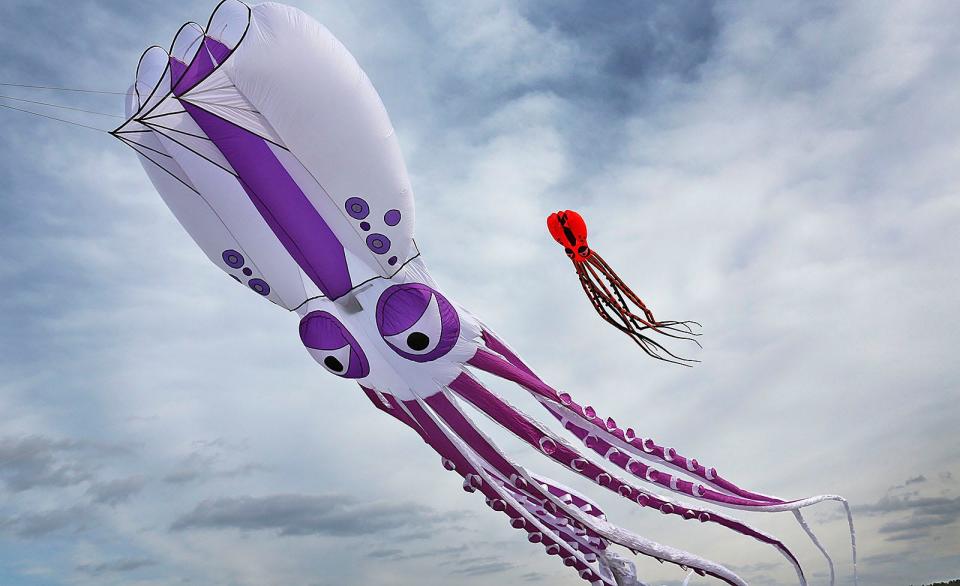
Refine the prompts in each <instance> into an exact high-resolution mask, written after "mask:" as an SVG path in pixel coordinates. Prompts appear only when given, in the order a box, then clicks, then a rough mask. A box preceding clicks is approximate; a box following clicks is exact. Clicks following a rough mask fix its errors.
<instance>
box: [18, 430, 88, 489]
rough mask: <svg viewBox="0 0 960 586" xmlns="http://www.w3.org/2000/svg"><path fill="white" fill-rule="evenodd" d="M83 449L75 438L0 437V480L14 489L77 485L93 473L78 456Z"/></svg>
mask: <svg viewBox="0 0 960 586" xmlns="http://www.w3.org/2000/svg"><path fill="white" fill-rule="evenodd" d="M83 449H84V445H83V444H82V443H80V442H77V441H72V440H57V439H52V438H49V437H45V436H39V435H29V436H19V437H3V438H0V480H2V481H3V483H4V485H5V486H6V487H7V489H9V490H11V491H13V492H22V491H26V490H31V489H33V488H38V487H64V486H72V485H75V484H79V483H81V482H84V481H86V480H89V479H90V478H91V477H92V476H93V471H92V469H91V468H90V466H89V465H88V464H87V463H85V462H81V461H80V460H79V459H78V452H80V451H81V450H83Z"/></svg>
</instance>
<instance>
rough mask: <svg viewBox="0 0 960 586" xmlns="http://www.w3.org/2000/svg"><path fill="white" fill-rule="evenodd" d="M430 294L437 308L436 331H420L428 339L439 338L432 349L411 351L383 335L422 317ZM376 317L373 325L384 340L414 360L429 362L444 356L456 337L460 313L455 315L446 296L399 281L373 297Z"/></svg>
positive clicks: (407, 326)
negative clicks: (413, 352)
mask: <svg viewBox="0 0 960 586" xmlns="http://www.w3.org/2000/svg"><path fill="white" fill-rule="evenodd" d="M434 297H435V298H436V300H437V309H438V310H439V312H440V331H439V332H420V333H421V334H424V335H426V336H428V337H429V338H431V339H436V337H437V336H439V338H440V339H439V341H438V342H437V346H436V347H435V348H434V349H433V350H431V351H430V352H427V353H426V354H411V353H409V352H407V351H406V350H405V349H404V348H399V347H397V346H395V345H394V344H392V343H391V342H390V341H389V340H387V339H386V337H387V336H396V335H397V334H402V333H405V332H406V331H407V330H408V329H410V328H412V327H413V326H414V325H415V324H416V323H417V322H418V321H419V320H420V318H421V317H423V313H424V312H425V311H426V310H427V309H428V308H429V306H430V300H431V299H432V298H434ZM376 317H377V329H378V330H379V331H380V335H381V336H383V337H384V342H386V343H387V345H389V346H390V347H391V348H392V349H393V351H394V352H396V353H397V354H399V355H400V356H402V357H403V358H406V359H407V360H412V361H414V362H430V361H432V360H436V359H437V358H440V357H441V356H444V355H445V354H447V352H449V351H450V350H451V349H452V348H453V347H454V345H455V344H456V343H457V339H458V338H459V337H460V317H459V316H458V315H457V310H456V309H454V308H453V305H451V304H450V302H449V301H447V298H446V297H444V296H443V295H441V294H440V293H439V292H438V291H435V290H433V289H431V288H430V287H428V286H426V285H423V284H421V283H402V284H399V285H393V286H391V287H388V288H387V290H386V291H384V292H383V293H382V294H381V295H380V299H379V300H378V301H377V316H376ZM411 333H413V332H411Z"/></svg>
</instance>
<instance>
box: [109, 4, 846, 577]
mask: <svg viewBox="0 0 960 586" xmlns="http://www.w3.org/2000/svg"><path fill="white" fill-rule="evenodd" d="M126 105H127V120H126V121H125V122H124V124H122V125H121V126H120V127H119V128H117V129H116V130H114V131H113V132H112V134H113V135H114V136H115V137H116V138H118V139H120V140H121V141H123V142H124V143H126V144H127V145H129V146H130V147H132V148H133V149H134V150H136V151H137V153H138V156H139V157H140V160H141V162H142V164H143V166H144V169H145V170H146V172H147V174H148V175H149V176H150V179H151V181H152V182H153V184H154V186H155V187H156V189H157V191H159V193H160V195H161V196H162V197H163V199H164V201H165V202H166V204H167V205H168V206H169V207H170V209H171V210H172V211H173V213H174V214H175V216H176V217H177V219H178V220H179V221H180V223H181V224H182V225H183V227H184V228H185V229H186V230H187V232H188V233H189V234H190V236H191V237H192V238H193V239H194V240H195V241H196V242H197V244H198V245H199V246H200V247H201V248H202V249H203V251H204V252H205V253H206V254H207V256H208V257H209V258H210V260H211V261H213V262H214V263H215V264H216V265H217V266H219V267H220V268H221V269H223V270H224V271H226V272H227V274H229V275H230V276H231V277H233V278H234V279H236V280H237V281H239V282H240V283H242V284H244V285H245V286H247V287H249V288H250V289H251V290H253V291H254V292H256V293H257V294H259V295H261V296H263V297H265V298H267V299H269V300H270V301H272V302H273V303H275V304H277V305H280V306H281V307H284V308H286V309H287V310H290V311H295V312H296V313H297V314H298V315H299V316H300V339H301V340H302V341H303V344H304V346H306V348H307V351H308V352H309V353H310V355H311V356H313V358H314V359H315V360H316V361H317V362H319V363H320V365H322V366H323V367H324V368H325V369H326V370H327V371H329V372H330V373H331V374H333V375H334V376H339V377H342V378H348V379H354V380H356V381H357V383H358V384H359V385H360V387H361V389H362V390H363V392H364V393H366V395H367V396H368V397H369V398H370V401H371V402H372V403H373V404H374V406H376V407H377V408H378V409H380V410H382V411H383V412H385V413H387V414H389V415H391V416H392V417H394V418H395V419H397V420H398V421H400V422H402V423H403V424H404V425H407V426H409V427H410V428H411V429H413V430H414V431H415V432H416V433H418V434H419V435H420V437H421V438H423V441H424V442H426V443H427V444H428V445H430V446H431V447H432V448H433V449H434V450H436V452H437V453H438V454H439V455H440V457H441V461H442V463H443V466H444V467H445V468H447V469H448V470H450V471H452V472H454V473H456V474H458V475H460V476H461V477H462V478H463V488H464V490H466V491H467V492H477V493H480V494H482V495H483V496H484V498H485V499H486V502H487V504H488V505H489V506H490V508H492V509H493V510H494V511H498V512H500V513H502V514H504V515H505V516H506V517H507V518H508V520H509V523H510V524H511V525H512V526H513V527H515V528H517V529H520V530H523V531H524V532H526V535H527V539H528V540H529V541H531V542H533V543H538V544H540V546H541V547H543V549H544V550H545V551H546V553H547V554H549V555H552V556H557V557H558V559H560V560H562V562H563V564H564V565H566V566H569V567H570V568H571V569H572V570H574V571H575V572H577V573H578V574H579V575H580V577H581V578H583V580H585V581H587V582H589V583H591V584H593V585H601V584H602V585H605V586H624V585H628V584H638V583H639V582H638V581H637V579H636V576H635V570H634V567H633V564H632V563H631V562H629V561H627V560H626V559H625V558H623V557H620V556H619V555H618V554H616V553H614V552H613V551H612V546H615V545H619V546H622V547H624V548H626V549H628V550H632V551H633V552H635V553H638V554H643V555H646V556H650V557H653V558H656V559H658V560H660V561H662V562H670V563H673V564H677V565H680V566H684V567H686V568H689V569H690V570H692V571H693V572H696V573H697V574H700V575H708V576H713V577H715V578H717V579H719V580H722V581H723V582H726V583H728V584H746V582H745V581H744V580H743V579H742V578H740V577H739V576H737V575H736V574H734V573H733V572H731V571H730V570H729V569H727V568H725V567H723V566H722V565H720V564H717V563H714V562H712V561H708V560H706V559H704V558H702V557H699V556H697V555H694V554H692V553H688V552H685V551H681V550H679V549H674V548H672V547H667V546H665V545H661V544H658V543H655V542H653V541H651V540H649V539H646V538H644V537H641V536H640V535H637V534H636V533H633V532H631V531H629V530H627V529H625V528H623V527H620V526H618V525H615V524H613V523H611V522H610V521H609V520H608V519H607V518H606V516H605V515H604V514H603V512H602V511H601V510H600V508H599V507H598V506H597V505H596V504H595V503H594V502H593V501H592V500H590V499H588V498H587V497H585V496H582V495H580V494H577V493H576V492H574V491H573V490H570V489H568V488H565V487H564V486H563V485H561V484H559V483H557V482H555V481H554V480H551V479H549V478H546V477H543V476H538V475H536V474H534V473H533V472H531V471H530V470H528V469H527V468H526V467H525V466H522V465H520V464H518V463H517V462H514V461H513V460H511V459H510V458H509V457H507V455H506V454H504V453H503V452H502V451H501V450H500V449H499V448H498V447H497V446H496V445H495V444H494V443H493V442H492V441H491V440H490V439H489V438H488V437H487V436H486V435H484V433H483V432H481V431H480V429H479V428H478V427H477V425H476V424H475V423H474V422H473V421H472V420H471V419H470V417H469V416H468V415H467V413H465V411H464V408H463V406H464V404H465V403H466V404H469V405H471V406H472V407H474V408H476V410H478V411H479V412H481V413H483V414H484V415H485V416H487V417H489V418H490V419H492V420H493V421H495V422H496V423H498V424H500V425H501V426H503V427H504V428H505V429H507V430H509V431H510V432H512V433H513V434H515V435H516V436H517V437H518V438H520V439H522V440H523V441H525V442H527V443H528V444H530V445H531V446H533V447H534V448H535V449H536V450H538V451H539V452H540V453H542V454H543V455H544V456H545V457H547V458H549V459H551V460H553V461H554V462H557V463H559V464H561V465H562V466H564V467H565V468H567V469H568V470H570V471H572V472H573V473H574V474H578V475H580V476H583V477H586V478H588V479H589V480H590V481H592V482H594V483H595V484H596V485H597V486H598V487H599V489H602V490H606V491H610V492H612V493H613V494H615V495H618V496H619V497H622V498H624V499H627V500H629V501H631V502H632V503H635V504H636V505H637V506H639V507H644V508H648V509H652V510H656V511H659V512H661V513H664V514H667V515H672V516H675V517H677V518H678V519H682V520H686V521H687V522H690V523H715V524H718V525H722V526H724V527H726V528H728V529H729V530H730V531H733V532H734V533H737V534H740V535H743V536H745V537H748V538H751V539H755V540H757V541H760V542H762V543H764V544H767V545H769V546H771V547H773V548H776V549H777V550H778V551H779V552H780V553H781V554H782V555H783V557H784V558H785V559H786V561H787V562H788V563H789V564H791V565H792V566H793V567H794V568H795V570H796V574H797V578H798V580H799V582H800V583H801V584H806V578H805V577H804V573H803V571H802V569H801V567H800V564H799V563H798V561H797V558H796V557H795V556H794V554H793V553H791V552H790V551H789V550H788V549H787V548H786V547H785V546H784V544H783V543H781V542H780V541H779V540H778V539H777V538H775V537H773V536H771V535H768V534H766V533H764V532H762V531H760V530H758V529H755V528H753V527H751V526H749V525H747V524H746V523H744V522H742V521H739V520H737V519H735V518H733V517H731V516H729V515H728V514H726V513H722V512H718V510H716V509H715V508H708V507H716V508H719V509H740V510H744V511H757V512H777V511H791V512H793V514H794V515H795V516H796V518H797V520H798V521H799V522H800V524H801V525H802V526H803V529H804V530H805V531H806V532H807V534H808V535H809V536H810V538H811V539H812V540H813V543H814V544H815V545H816V547H817V548H819V549H820V551H821V552H822V553H823V555H824V556H825V557H826V559H827V560H828V562H829V565H830V576H831V578H830V583H831V584H833V581H834V569H833V563H832V561H830V558H829V556H828V555H827V553H826V551H825V550H824V548H823V547H822V546H821V544H820V543H819V542H818V541H817V539H816V537H815V536H814V534H813V533H812V532H811V530H810V528H809V527H808V526H807V524H806V523H805V522H804V520H803V517H802V516H801V514H800V509H801V508H803V507H806V506H808V505H812V504H814V503H818V502H821V501H825V500H835V501H840V502H841V503H843V506H844V507H845V508H847V516H848V519H849V518H850V514H849V508H848V507H847V504H846V502H845V501H844V500H843V499H842V498H841V497H839V496H832V495H825V496H817V497H812V498H806V499H799V500H783V499H779V498H776V497H772V496H767V495H763V494H759V493H757V492H751V491H748V490H745V489H743V488H740V487H739V486H737V485H736V484H734V483H732V482H730V481H729V480H727V479H726V478H724V477H723V476H721V475H720V473H718V472H717V471H716V470H715V469H714V468H710V467H707V466H704V465H703V464H701V463H700V462H698V461H697V460H696V459H694V458H690V457H687V456H685V455H682V454H680V453H679V452H678V451H677V450H675V449H674V448H670V447H664V446H662V445H661V444H658V443H657V442H656V441H655V440H653V439H651V438H647V437H642V435H638V434H637V432H635V431H634V430H633V429H632V428H629V427H621V425H620V424H618V423H616V422H615V421H614V420H613V419H612V418H609V417H603V416H602V415H600V414H598V413H596V412H595V411H594V409H593V408H591V407H589V406H584V405H581V404H580V403H579V402H577V401H576V400H575V399H573V398H572V397H571V396H570V395H569V394H568V393H566V392H563V391H560V390H557V389H554V388H553V387H551V386H550V385H549V384H547V383H546V382H544V381H543V380H542V379H541V378H540V377H539V376H538V375H537V374H535V373H534V371H533V370H532V369H531V368H530V367H528V366H527V365H526V364H524V362H523V361H522V360H521V359H520V358H519V357H518V356H517V354H516V353H515V352H514V351H512V350H511V349H510V348H509V347H508V346H507V345H506V344H505V343H504V342H503V341H502V340H501V339H500V338H498V337H497V335H496V334H495V333H494V332H493V331H492V330H491V329H490V328H489V327H487V326H486V325H485V324H483V323H482V322H481V321H480V320H479V319H477V318H476V317H475V316H474V315H472V314H471V313H470V312H469V311H467V310H466V309H464V308H463V307H461V306H459V305H457V304H456V303H455V302H453V301H451V300H450V299H448V298H447V297H446V296H445V295H444V294H443V293H442V292H441V290H440V288H439V287H438V286H437V284H436V282H434V280H433V278H431V276H430V274H429V273H428V272H427V269H426V265H425V264H424V262H423V259H422V258H421V256H420V253H419V250H418V249H417V246H416V244H415V243H414V239H413V225H414V207H413V190H412V188H411V185H410V181H409V178H408V176H407V171H406V167H405V164H404V161H403V158H402V156H401V154H400V149H399V146H398V143H397V139H396V136H395V134H394V131H393V127H392V125H391V123H390V120H389V118H388V117H387V113H386V111H385V109H384V107H383V104H382V103H381V101H380V97H379V95H378V94H377V92H376V90H375V89H374V88H373V86H372V85H371V83H370V81H369V79H368V78H367V76H366V75H365V74H364V72H363V71H362V70H361V69H360V66H359V65H358V64H357V62H356V61H355V60H354V58H353V56H352V55H351V54H350V53H349V52H348V51H347V49H346V48H345V47H344V46H343V45H342V44H341V43H340V42H339V41H338V40H337V39H336V38H334V37H333V35H332V34H331V33H330V32H329V31H328V30H327V29H326V28H324V27H323V26H321V25H320V24H319V23H317V22H316V21H314V20H313V19H312V18H310V17H309V16H307V15H306V14H304V13H303V12H301V11H299V10H296V9H294V8H291V7H288V6H285V5H281V4H260V5H256V6H252V7H248V6H247V5H245V4H243V3H241V2H239V1H237V0H225V1H224V2H221V4H220V5H218V6H217V8H216V10H215V11H214V13H213V14H212V16H211V17H210V20H209V21H208V23H207V25H206V26H201V25H199V24H196V23H187V24H185V25H183V27H181V29H180V31H179V32H178V33H177V35H176V38H175V39H174V41H173V43H172V45H171V47H170V49H169V50H167V49H163V48H161V47H159V46H154V47H150V48H149V49H147V50H146V51H145V52H144V54H143V56H142V57H141V59H140V63H139V64H138V67H137V75H136V81H135V83H134V84H133V86H132V87H131V88H130V91H129V93H128V96H127V104H126ZM477 371H482V372H485V373H490V374H492V375H495V376H497V377H500V378H502V379H505V380H507V381H511V382H513V383H515V384H517V385H519V386H521V387H523V388H524V389H526V390H527V391H529V392H530V393H531V394H532V395H533V396H534V397H535V398H536V399H537V400H538V401H539V402H540V404H541V405H542V406H543V407H544V409H546V410H547V412H548V413H549V414H550V415H552V416H553V417H554V418H555V419H556V420H557V421H558V422H559V423H560V426H562V427H563V428H564V429H566V430H567V431H569V432H570V433H571V434H572V435H573V436H575V437H576V438H577V439H578V440H580V442H581V443H582V446H576V445H572V444H571V443H570V442H568V441H566V440H564V439H563V438H561V436H560V435H558V434H557V433H556V432H554V431H552V430H551V429H550V428H549V427H548V426H546V425H543V424H541V423H538V422H537V421H535V420H533V419H532V418H531V417H529V416H528V415H526V414H525V413H522V412H520V411H518V410H517V409H515V408H514V407H512V406H511V405H509V404H508V403H507V402H506V401H504V400H503V399H502V398H500V397H499V396H498V395H497V394H495V393H493V392H492V391H490V390H489V389H488V388H487V387H486V386H485V385H484V384H482V383H481V382H480V381H479V380H478V379H477V378H476V376H475V373H476V372H477ZM591 452H592V454H590V453H591ZM591 455H592V456H593V457H592V458H591V457H589V456H591ZM670 493H672V494H674V495H678V496H679V497H681V498H682V500H678V499H675V498H672V497H668V496H666V494H670ZM850 531H851V541H852V542H853V543H854V567H855V561H856V547H855V542H854V539H853V524H852V520H851V522H850Z"/></svg>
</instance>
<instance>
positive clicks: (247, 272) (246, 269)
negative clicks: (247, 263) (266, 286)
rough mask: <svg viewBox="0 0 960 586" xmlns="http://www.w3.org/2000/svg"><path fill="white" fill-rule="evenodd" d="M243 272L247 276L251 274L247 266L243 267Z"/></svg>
mask: <svg viewBox="0 0 960 586" xmlns="http://www.w3.org/2000/svg"><path fill="white" fill-rule="evenodd" d="M243 274H244V275H246V276H248V277H249V276H250V275H252V274H253V271H251V270H250V269H249V268H247V267H244V269H243Z"/></svg>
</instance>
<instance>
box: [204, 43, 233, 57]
mask: <svg viewBox="0 0 960 586" xmlns="http://www.w3.org/2000/svg"><path fill="white" fill-rule="evenodd" d="M203 44H204V45H206V47H207V50H208V51H210V54H211V55H213V58H214V59H216V60H217V63H223V61H224V60H225V59H226V58H227V57H229V56H230V53H231V51H230V47H228V46H226V45H224V44H223V43H221V42H220V41H218V40H217V39H215V38H213V37H204V39H203Z"/></svg>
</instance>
